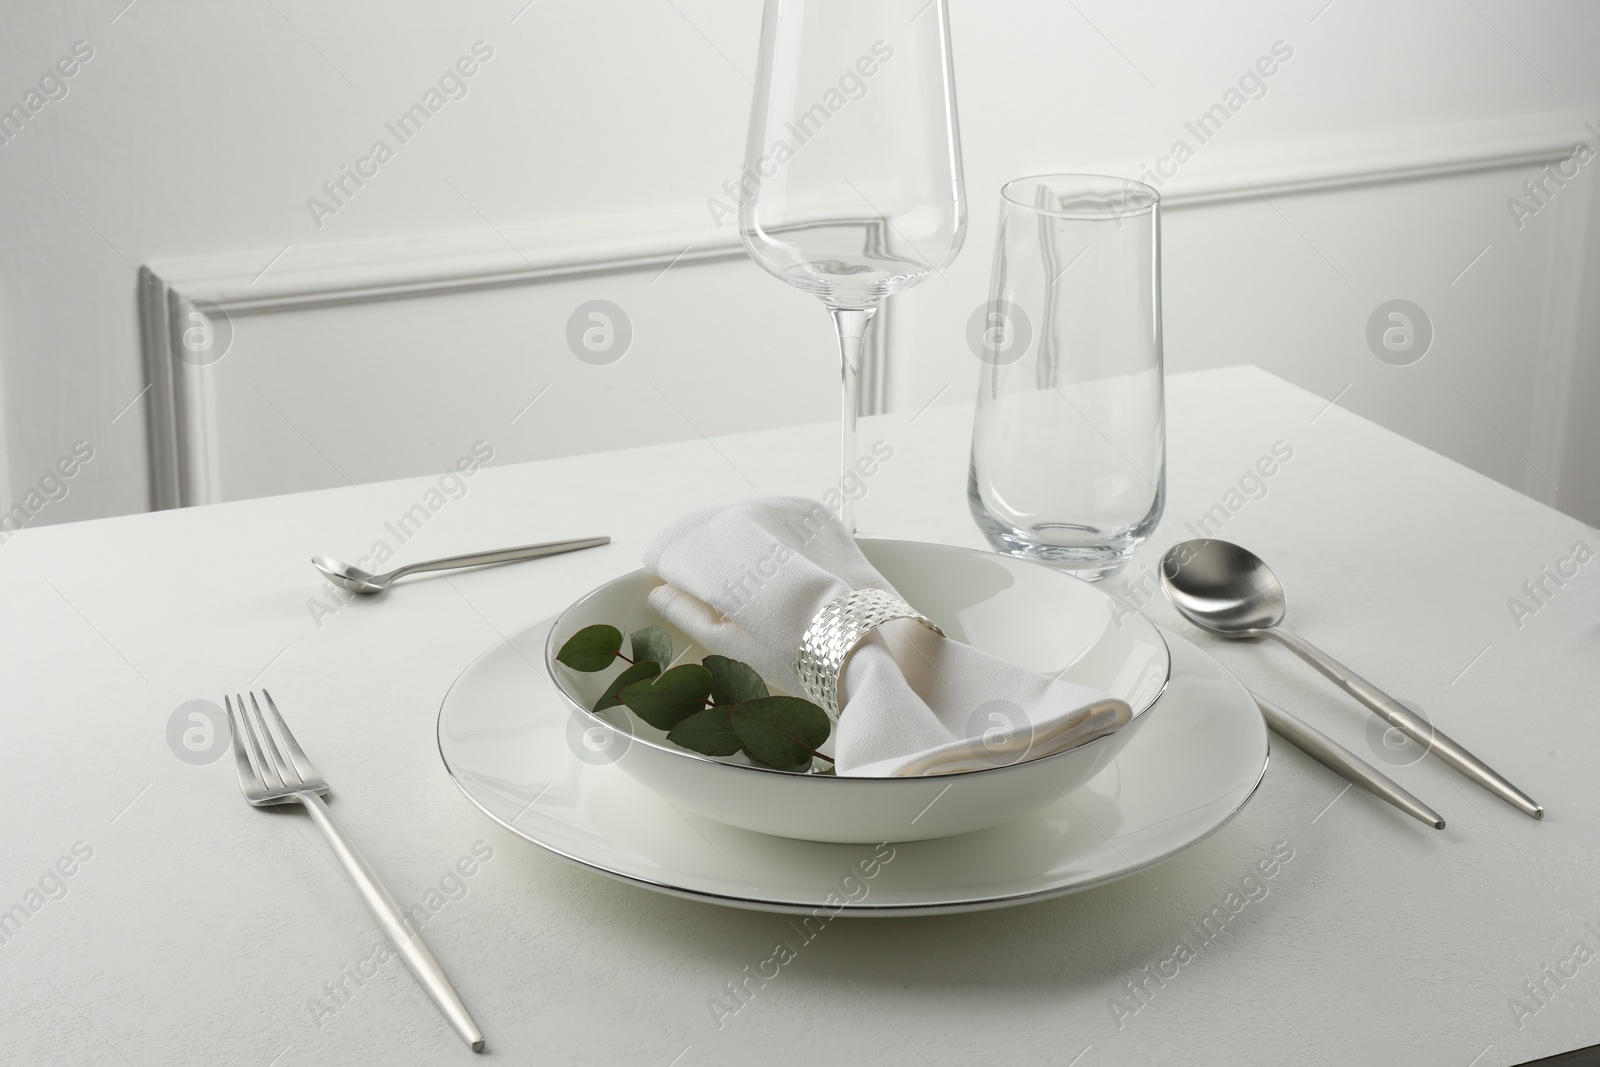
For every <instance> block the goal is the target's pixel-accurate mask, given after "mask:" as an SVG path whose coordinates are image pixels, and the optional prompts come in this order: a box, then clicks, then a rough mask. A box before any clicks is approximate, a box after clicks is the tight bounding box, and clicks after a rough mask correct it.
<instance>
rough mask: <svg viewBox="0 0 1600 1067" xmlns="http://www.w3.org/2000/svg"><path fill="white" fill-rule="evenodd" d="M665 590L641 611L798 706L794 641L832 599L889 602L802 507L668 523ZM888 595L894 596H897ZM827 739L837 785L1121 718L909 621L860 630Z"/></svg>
mask: <svg viewBox="0 0 1600 1067" xmlns="http://www.w3.org/2000/svg"><path fill="white" fill-rule="evenodd" d="M644 562H645V566H647V567H649V568H650V569H651V570H652V571H654V572H655V573H656V575H657V576H658V577H660V578H661V579H662V580H663V581H664V582H665V583H666V584H665V585H661V586H658V587H657V588H656V589H655V590H654V591H653V592H652V593H651V594H650V605H651V607H653V608H654V609H655V610H656V611H657V612H659V613H660V614H661V615H662V616H663V617H664V618H666V619H667V620H668V621H670V622H672V623H673V624H674V625H675V626H677V627H678V628H679V629H680V630H682V631H683V632H684V633H685V634H686V635H688V636H689V637H691V638H693V639H694V640H696V641H698V642H699V643H700V644H701V645H703V646H704V647H705V648H707V649H709V650H710V651H711V652H713V653H716V654H718V655H723V656H728V657H731V658H733V659H737V660H743V661H744V662H746V663H748V664H750V666H751V667H753V668H755V670H756V671H757V672H758V673H759V674H760V675H761V676H762V678H764V679H766V681H767V683H768V685H769V686H771V687H773V688H774V689H779V690H783V691H785V692H788V693H790V694H794V695H799V696H803V695H805V690H804V688H803V687H802V684H801V681H800V675H799V673H798V671H797V669H796V658H797V652H798V650H799V647H800V639H801V636H802V635H803V634H804V633H805V631H806V629H807V627H808V626H809V625H810V624H811V620H812V618H813V616H815V615H816V613H817V612H818V611H819V610H821V609H822V608H823V607H824V606H825V605H827V604H828V603H829V602H830V601H832V600H833V599H834V598H836V597H838V596H840V595H842V594H844V593H848V592H850V591H852V590H859V589H880V590H883V591H885V592H888V593H894V589H893V588H892V587H891V586H890V585H889V583H888V582H887V581H885V580H884V578H883V576H882V575H880V574H879V573H878V572H877V570H876V569H875V568H873V566H872V564H870V563H868V562H867V560H866V557H864V556H863V555H862V554H861V550H860V549H859V548H857V547H856V543H855V540H854V539H853V538H852V537H851V536H850V535H849V534H848V533H847V532H845V529H844V527H843V526H842V525H840V524H839V522H838V521H837V520H836V519H835V518H834V516H833V513H832V512H830V511H828V510H827V509H826V508H824V507H823V506H822V505H821V504H819V503H817V502H816V501H814V500H806V499H803V498H800V497H772V498H766V499H755V500H741V501H735V502H733V503H728V504H719V505H715V506H713V507H709V508H706V509H704V510H701V511H696V512H693V513H691V514H688V515H685V516H683V517H682V518H680V519H678V520H677V521H676V522H673V523H671V524H670V525H668V526H667V527H666V528H665V529H663V530H662V531H661V532H660V533H658V534H657V535H656V537H655V539H654V540H653V541H652V542H651V543H650V545H649V546H648V548H647V549H646V550H645V555H644ZM896 595H898V594H896ZM837 691H838V694H839V706H840V709H841V710H840V715H839V720H838V723H837V726H836V729H835V733H834V753H833V754H834V759H835V760H836V763H835V770H836V772H837V773H838V774H840V775H855V776H874V777H882V776H890V775H914V774H928V773H940V774H944V773H951V772H954V771H962V770H975V769H981V768H984V767H990V766H995V765H998V764H1003V763H1013V762H1022V761H1024V760H1028V759H1035V758H1038V757H1040V756H1046V755H1050V754H1052V753H1055V752H1060V751H1062V750H1064V749H1068V748H1074V747H1076V746H1078V745H1081V744H1083V743H1085V742H1087V741H1092V740H1094V739H1095V738H1097V737H1101V736H1104V735H1105V734H1108V733H1111V732H1112V731H1114V730H1116V729H1118V728H1119V727H1121V726H1123V725H1124V724H1125V723H1127V722H1128V720H1129V719H1130V718H1131V717H1132V713H1131V711H1130V710H1129V708H1128V705H1127V704H1125V703H1123V702H1122V701H1120V700H1117V699H1116V698H1114V697H1111V696H1109V695H1107V694H1105V693H1101V692H1098V691H1096V690H1092V689H1088V688H1085V687H1083V686H1080V685H1075V684H1073V683H1071V682H1065V681H1060V680H1054V679H1050V678H1046V677H1045V676H1044V675H1042V674H1038V673H1036V672H1034V671H1030V670H1026V669H1024V668H1022V667H1019V666H1017V665H1016V664H1013V663H1008V662H1006V661H1005V660H1003V659H1000V658H998V657H996V656H992V655H989V654H988V653H986V652H981V651H979V650H978V649H976V648H973V647H972V646H970V645H964V644H962V643H961V642H959V641H954V640H951V639H949V638H946V637H943V636H941V635H940V634H937V633H935V632H934V631H932V630H930V629H927V628H926V627H924V626H922V625H921V624H920V623H919V622H917V621H915V620H912V619H897V620H894V621H892V622H888V623H885V624H883V625H882V626H880V627H878V628H877V629H876V630H874V631H872V633H871V634H869V635H868V636H867V637H866V638H864V639H863V640H862V641H861V642H860V644H858V645H857V646H856V649H855V651H854V653H853V654H851V656H850V658H849V659H848V660H846V661H845V665H844V669H843V672H842V673H841V675H840V678H839V686H838V690H837Z"/></svg>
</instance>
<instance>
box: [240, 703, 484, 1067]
mask: <svg viewBox="0 0 1600 1067" xmlns="http://www.w3.org/2000/svg"><path fill="white" fill-rule="evenodd" d="M261 697H262V699H263V700H265V701H266V706H267V707H266V712H265V714H263V713H262V710H261V704H260V703H259V702H257V700H256V695H255V694H254V693H251V694H250V706H249V708H248V709H246V707H245V702H244V697H243V696H242V695H240V696H233V697H226V696H225V697H223V698H222V700H223V703H224V704H225V705H227V709H228V725H229V727H230V728H231V729H232V730H233V759H234V763H235V765H236V767H237V769H238V772H239V788H240V789H241V790H243V791H244V798H245V799H246V800H248V801H249V802H250V803H251V804H253V805H254V806H256V807H258V808H264V807H270V806H272V805H275V804H300V805H302V806H303V807H304V808H305V809H306V812H307V813H308V814H309V815H310V816H311V821H312V822H314V823H316V824H317V826H318V828H320V829H321V830H322V832H323V834H324V835H326V836H327V838H328V843H329V844H330V845H332V846H333V852H334V855H336V856H338V857H339V862H340V863H342V864H343V865H344V869H345V870H346V871H347V872H348V873H349V875H350V880H351V881H352V882H354V883H355V887H356V890H357V891H358V892H360V894H361V899H363V900H364V901H366V903H367V907H368V909H370V910H371V912H372V915H373V918H375V919H377V920H378V926H379V927H381V928H382V929H383V932H384V934H386V935H387V936H388V938H389V942H390V943H391V944H393V945H394V947H395V950H396V951H398V952H399V953H400V956H401V958H402V959H404V960H405V961H406V965H407V966H408V967H410V968H411V973H412V974H414V975H416V976H417V981H419V982H421V983H422V988H423V989H426V990H427V991H428V996H430V997H432V998H433V1002H434V1003H435V1004H437V1005H438V1006H439V1010H440V1011H441V1012H443V1013H444V1017H445V1018H446V1019H448V1020H449V1021H450V1025H451V1026H453V1027H455V1029H456V1033H458V1034H460V1035H461V1037H462V1038H463V1039H464V1040H465V1041H466V1042H467V1044H468V1045H470V1046H471V1047H472V1051H474V1052H482V1051H483V1034H482V1033H481V1032H479V1030H478V1027H477V1024H476V1023H474V1022H473V1021H472V1016H471V1015H469V1014H467V1007H466V1005H465V1004H463V1003H461V997H460V996H459V995H458V994H457V993H456V991H455V987H454V986H452V985H451V984H450V979H449V978H447V977H445V973H444V968H443V967H441V966H439V961H438V960H437V959H435V958H434V956H433V953H432V952H431V951H429V949H428V946H427V944H426V943H425V942H424V941H423V940H422V935H421V934H420V933H418V932H417V931H415V930H413V929H412V928H411V927H410V926H409V925H408V924H407V922H406V918H405V913H404V912H402V911H401V910H400V905H398V904H396V903H395V900H394V897H392V896H390V895H389V891H388V890H387V889H385V888H384V885H383V882H382V881H381V880H379V878H378V872H376V871H374V870H373V869H372V865H371V864H369V863H368V862H367V859H366V857H365V856H363V855H362V854H361V851H360V850H359V849H358V848H356V843H355V842H354V841H352V840H350V838H349V836H348V835H347V834H346V833H345V832H344V829H343V828H342V827H341V826H340V825H339V824H338V823H337V822H335V821H334V819H333V812H331V811H329V810H328V805H327V804H325V803H323V800H322V796H323V794H325V793H327V792H328V783H327V780H326V779H324V778H323V777H322V775H320V774H318V773H317V769H316V768H315V767H313V766H312V765H311V761H310V760H309V759H307V758H306V754H305V751H304V750H302V749H301V747H300V745H299V743H298V742H296V741H295V739H294V735H293V734H291V733H290V732H289V726H288V724H287V723H285V722H284V721H283V716H282V715H279V714H278V705H277V704H275V703H274V702H273V700H272V694H271V693H268V692H267V691H266V690H265V689H263V690H261ZM269 719H270V720H271V724H272V725H271V727H270V728H269V727H268V725H267V723H268V720H269ZM286 754H287V757H288V758H287V759H286V758H284V757H285V755H286Z"/></svg>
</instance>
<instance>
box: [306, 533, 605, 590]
mask: <svg viewBox="0 0 1600 1067" xmlns="http://www.w3.org/2000/svg"><path fill="white" fill-rule="evenodd" d="M610 543H611V538H609V537H584V538H580V539H578V540H576V541H546V542H545V543H544V544H542V545H522V546H520V547H518V548H499V549H495V550H494V551H491V552H469V553H468V554H467V555H464V556H446V557H445V558H444V559H430V560H426V561H424V562H422V563H411V564H407V565H406V566H404V567H396V568H395V569H394V570H392V571H387V572H385V573H383V574H369V573H367V572H366V571H364V570H362V569H361V568H360V567H356V566H353V565H351V564H349V563H342V562H340V561H339V560H336V559H330V558H329V557H327V556H312V557H311V564H312V566H314V567H316V568H317V570H319V571H321V572H322V574H323V577H325V578H327V579H328V581H330V582H332V583H333V584H334V585H337V586H339V587H341V588H344V589H348V590H350V592H352V593H369V594H370V593H381V592H383V591H384V590H385V589H387V588H389V586H390V585H391V584H392V583H393V582H394V581H395V580H396V579H399V578H404V577H405V576H406V575H408V574H419V573H421V572H423V571H453V570H457V569H458V568H461V567H481V566H483V565H485V564H488V563H511V562H513V561H515V560H519V559H536V558H538V557H539V556H554V555H556V554H558V553H561V552H576V551H578V550H579V549H582V548H597V547H599V546H600V545H609V544H610Z"/></svg>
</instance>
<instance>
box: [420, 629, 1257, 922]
mask: <svg viewBox="0 0 1600 1067" xmlns="http://www.w3.org/2000/svg"><path fill="white" fill-rule="evenodd" d="M550 624H551V622H550V620H546V621H544V622H542V623H538V624H536V625H534V626H531V627H529V628H528V629H526V630H523V631H522V632H520V633H518V634H517V635H515V636H514V637H512V638H511V639H510V640H509V641H505V642H502V643H500V644H498V645H496V646H495V647H493V648H491V649H490V650H489V651H487V652H485V653H484V654H483V655H482V656H480V657H478V659H477V660H475V661H474V662H473V663H472V664H471V665H470V666H468V667H467V669H466V670H465V671H463V672H462V674H461V676H460V677H459V678H457V679H456V681H455V684H454V685H452V686H451V688H450V691H449V693H447V694H446V695H445V699H444V704H443V706H442V707H441V708H440V711H439V751H440V754H441V755H442V756H443V758H444V763H445V767H446V768H447V769H448V770H449V772H450V774H451V775H452V776H453V777H454V778H455V781H456V784H457V785H459V786H460V787H461V790H462V791H463V792H464V793H466V795H467V797H468V798H469V799H470V800H471V801H472V802H473V803H474V804H476V805H477V806H478V807H479V808H481V809H482V810H483V812H484V813H485V814H487V815H488V816H489V817H490V818H491V819H493V820H494V821H495V822H497V823H499V824H500V825H502V826H504V827H505V828H506V829H508V830H510V831H511V832H512V833H515V834H517V835H518V836H520V837H523V838H525V839H527V840H528V841H531V842H533V843H534V844H536V845H539V846H541V847H542V848H546V849H548V850H550V851H551V852H554V853H556V854H557V855H559V856H562V857H565V858H566V859H569V860H572V861H573V862H574V863H579V864H582V865H583V866H585V867H589V868H591V869H592V870H595V871H598V872H600V873H602V874H606V875H609V876H611V877H613V878H618V879H621V880H623V881H626V882H632V883H634V884H636V885H641V886H644V887H646V888H649V889H654V890H657V891H659V892H663V893H670V894H672V895H675V896H682V897H688V898H691V899H696V900H706V901H711V902H714V903H719V904H727V905H731V906H734V907H743V908H753V909H757V910H762V911H775V912H790V913H809V912H812V911H815V910H817V909H826V910H827V911H828V912H829V913H830V914H846V915H916V914H925V913H928V912H956V911H973V910H979V909H984V908H995V907H1004V906H1006V905H1010V904H1020V903H1024V902H1027V901H1033V900H1044V899H1047V898H1049V897H1055V896H1061V895H1063V894H1066V893H1073V892H1077V891H1080V890H1084V889H1089V888H1092V887H1094V886H1098V885H1104V884H1105V883H1107V882H1110V881H1114V880H1115V879H1118V878H1123V877H1126V876H1127V875H1129V874H1132V873H1134V872H1136V871H1138V870H1140V869H1141V868H1144V867H1148V866H1150V865H1151V864H1154V863H1157V862H1159V861H1161V860H1163V859H1166V858H1167V857H1169V856H1172V855H1174V854H1175V853H1177V852H1179V851H1181V850H1182V849H1184V848H1187V847H1189V846H1190V845H1193V844H1194V843H1195V842H1197V841H1199V840H1201V839H1202V838H1204V837H1206V836H1207V835H1208V834H1210V833H1212V832H1213V831H1214V830H1216V829H1217V828H1218V827H1220V826H1221V825H1222V824H1223V823H1225V822H1227V821H1228V820H1229V819H1230V818H1232V817H1233V816H1234V815H1235V814H1236V813H1237V812H1238V811H1239V810H1240V809H1241V808H1242V807H1243V806H1244V804H1245V802H1246V801H1248V800H1249V799H1250V797H1251V796H1252V795H1253V794H1254V793H1255V790H1256V787H1257V786H1258V785H1260V783H1261V778H1262V775H1263V774H1264V773H1265V772H1266V764H1267V730H1266V724H1265V723H1264V722H1263V720H1262V718H1261V713H1260V711H1259V710H1257V708H1256V706H1255V702H1254V701H1253V700H1252V699H1251V697H1250V694H1249V692H1248V691H1247V690H1246V689H1245V688H1244V686H1243V685H1242V684H1240V682H1239V681H1238V680H1237V679H1236V678H1234V677H1233V675H1232V674H1230V673H1228V671H1227V670H1226V669H1225V668H1223V667H1222V665H1221V664H1219V663H1217V661H1216V660H1214V659H1212V658H1211V657H1210V656H1208V655H1206V654H1205V653H1204V652H1202V651H1200V650H1199V649H1198V648H1196V647H1195V646H1194V645H1192V644H1190V643H1189V642H1188V641H1185V640H1183V639H1182V638H1180V637H1177V636H1176V635H1174V634H1171V633H1164V636H1165V638H1166V641H1167V645H1168V648H1169V649H1170V651H1171V657H1172V660H1171V663H1172V669H1171V676H1170V678H1169V679H1168V683H1167V687H1166V690H1165V691H1164V692H1163V693H1162V695H1161V697H1160V698H1159V699H1158V700H1157V701H1156V703H1155V704H1154V705H1153V706H1152V707H1151V708H1150V709H1149V711H1147V712H1146V715H1145V718H1146V719H1147V721H1146V722H1144V723H1143V724H1142V728H1141V729H1139V730H1137V731H1135V732H1134V736H1133V737H1132V738H1130V739H1129V741H1128V743H1127V744H1126V745H1125V746H1124V747H1123V749H1122V750H1121V751H1120V752H1119V753H1117V755H1116V757H1115V758H1114V759H1113V760H1112V761H1111V762H1110V764H1109V765H1107V766H1106V767H1105V769H1104V770H1102V771H1100V772H1099V773H1098V774H1096V775H1095V776H1094V777H1093V778H1092V779H1090V780H1089V781H1088V782H1087V783H1085V784H1084V785H1083V786H1081V787H1080V788H1078V789H1076V790H1074V791H1072V792H1071V793H1069V794H1067V795H1065V796H1064V797H1063V798H1062V799H1061V800H1060V801H1059V802H1057V803H1055V804H1052V805H1050V806H1048V807H1046V808H1044V809H1042V810H1040V811H1036V812H1034V813H1033V814H1031V815H1027V816H1024V817H1023V818H1020V819H1017V820H1016V821H1014V822H1010V823H1006V824H1004V825H1002V826H997V827H993V828H991V829H988V830H980V831H977V832H974V833H968V834H962V835H960V836H957V837H945V838H939V839H936V840H929V841H915V842H910V843H902V844H893V845H889V846H886V847H881V848H880V847H875V846H873V845H851V844H827V843H822V842H815V841H799V840H794V839H791V838H782V837H772V836H769V835H766V834H760V833H755V832H753V831H750V830H741V829H737V828H735V827H732V826H729V825H727V824H724V823H719V822H715V821H713V820H711V819H707V818H703V817H701V816H698V815H691V814H686V813H683V812H681V811H680V810H679V809H677V808H675V807H673V806H672V805H671V804H670V803H669V802H668V801H667V800H666V799H665V798H664V797H663V796H662V795H661V794H660V793H658V792H656V791H655V790H653V789H651V788H650V787H649V786H648V785H645V784H642V783H640V782H639V781H636V780H635V779H633V778H631V777H629V776H628V775H627V774H625V773H623V771H622V770H621V769H620V768H618V767H616V766H614V765H612V764H610V763H609V762H607V761H606V758H605V754H603V753H595V752H593V751H592V750H590V749H589V748H587V747H586V746H585V745H584V741H583V731H584V729H585V726H586V724H585V722H584V721H583V720H582V719H580V718H579V717H578V716H577V715H575V714H574V713H573V712H572V711H571V710H570V707H569V706H568V705H567V703H566V702H565V701H563V700H562V698H561V697H560V695H559V694H558V693H557V692H556V691H555V688H554V686H553V685H552V683H551V681H550V679H549V676H548V675H547V674H546V672H545V669H544V662H543V652H544V647H543V646H544V641H545V638H546V635H547V632H548V630H549V628H550Z"/></svg>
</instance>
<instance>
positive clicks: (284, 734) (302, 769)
mask: <svg viewBox="0 0 1600 1067" xmlns="http://www.w3.org/2000/svg"><path fill="white" fill-rule="evenodd" d="M261 697H262V699H263V700H265V701H266V702H267V714H268V715H270V716H271V717H272V723H273V725H274V726H276V727H277V728H278V736H279V737H280V738H282V739H283V747H284V749H285V751H287V752H288V753H289V759H290V761H291V763H292V765H293V767H294V772H295V774H297V775H299V776H300V780H301V781H302V782H305V781H309V780H310V779H312V778H315V777H317V769H316V768H315V767H313V766H312V765H311V759H310V757H309V756H307V755H306V753H305V750H304V749H302V748H301V747H300V742H298V741H296V740H295V739H294V734H292V733H290V732H289V724H288V723H286V722H284V721H283V716H282V715H279V714H278V703H277V701H275V700H273V699H272V694H271V693H269V692H268V691H267V690H265V689H263V690H261ZM250 699H251V700H254V699H255V694H253V693H252V694H251V695H250Z"/></svg>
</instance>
